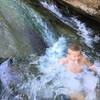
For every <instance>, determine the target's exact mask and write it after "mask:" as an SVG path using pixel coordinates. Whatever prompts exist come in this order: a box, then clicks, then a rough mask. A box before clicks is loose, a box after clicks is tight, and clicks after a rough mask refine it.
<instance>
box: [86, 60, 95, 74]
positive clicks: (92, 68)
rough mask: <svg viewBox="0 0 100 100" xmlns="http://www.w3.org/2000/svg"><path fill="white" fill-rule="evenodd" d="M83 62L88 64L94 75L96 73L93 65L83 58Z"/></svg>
mask: <svg viewBox="0 0 100 100" xmlns="http://www.w3.org/2000/svg"><path fill="white" fill-rule="evenodd" d="M84 63H85V64H86V65H87V66H88V68H89V70H90V71H93V72H94V74H95V75H96V74H97V72H96V70H95V68H94V65H93V64H92V63H91V62H90V61H89V60H88V59H86V58H85V59H84Z"/></svg>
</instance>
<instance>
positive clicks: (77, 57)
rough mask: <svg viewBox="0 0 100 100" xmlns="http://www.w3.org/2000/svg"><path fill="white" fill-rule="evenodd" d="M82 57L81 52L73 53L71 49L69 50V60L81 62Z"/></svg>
mask: <svg viewBox="0 0 100 100" xmlns="http://www.w3.org/2000/svg"><path fill="white" fill-rule="evenodd" d="M81 57H82V55H81V52H80V51H73V50H71V49H68V58H69V59H70V60H72V61H79V60H80V59H81Z"/></svg>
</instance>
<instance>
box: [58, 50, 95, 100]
mask: <svg viewBox="0 0 100 100" xmlns="http://www.w3.org/2000/svg"><path fill="white" fill-rule="evenodd" d="M59 64H66V65H67V67H66V71H70V72H73V73H80V72H82V70H83V64H85V65H87V66H88V69H90V70H91V71H93V72H94V74H96V71H95V69H94V66H93V64H92V63H91V62H90V61H89V60H88V59H86V58H85V57H84V56H83V55H82V53H81V51H73V50H71V49H68V54H67V55H66V57H64V58H62V59H60V60H59ZM70 98H71V100H85V97H84V95H83V94H81V93H77V92H75V93H72V94H71V95H70Z"/></svg>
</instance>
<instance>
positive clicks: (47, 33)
mask: <svg viewBox="0 0 100 100" xmlns="http://www.w3.org/2000/svg"><path fill="white" fill-rule="evenodd" d="M24 6H25V7H24ZM24 6H23V9H25V10H26V11H27V10H28V13H29V16H30V17H31V19H32V22H33V24H34V25H35V27H36V28H37V27H38V29H37V30H38V31H39V32H40V33H41V34H42V38H43V39H44V41H45V42H46V43H47V45H48V46H51V45H52V44H53V43H54V42H55V40H56V36H55V35H54V34H53V33H54V30H53V28H52V26H51V25H50V24H49V23H48V22H47V21H46V20H45V18H44V17H43V16H42V15H40V14H39V13H38V12H36V11H35V10H34V9H32V8H31V7H30V6H27V5H25V4H24Z"/></svg>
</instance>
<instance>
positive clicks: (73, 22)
mask: <svg viewBox="0 0 100 100" xmlns="http://www.w3.org/2000/svg"><path fill="white" fill-rule="evenodd" d="M41 4H42V5H43V6H44V7H45V8H47V9H48V10H50V11H51V12H53V13H54V14H56V15H57V16H58V17H59V18H60V20H61V21H62V22H63V23H66V24H67V25H69V26H71V27H73V29H76V30H77V34H78V35H79V36H80V37H82V38H83V41H84V43H85V44H86V45H87V46H88V47H91V48H92V47H93V46H92V44H93V42H98V41H99V40H100V36H97V35H96V36H95V37H92V36H91V35H92V34H93V31H92V29H91V28H89V27H87V26H86V25H85V23H82V22H81V21H80V20H78V18H77V17H70V18H69V17H65V16H63V15H62V14H61V12H60V11H59V9H58V7H57V6H56V5H55V4H53V3H50V4H49V3H47V2H46V1H44V2H43V1H42V2H41ZM66 12H68V11H66Z"/></svg>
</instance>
